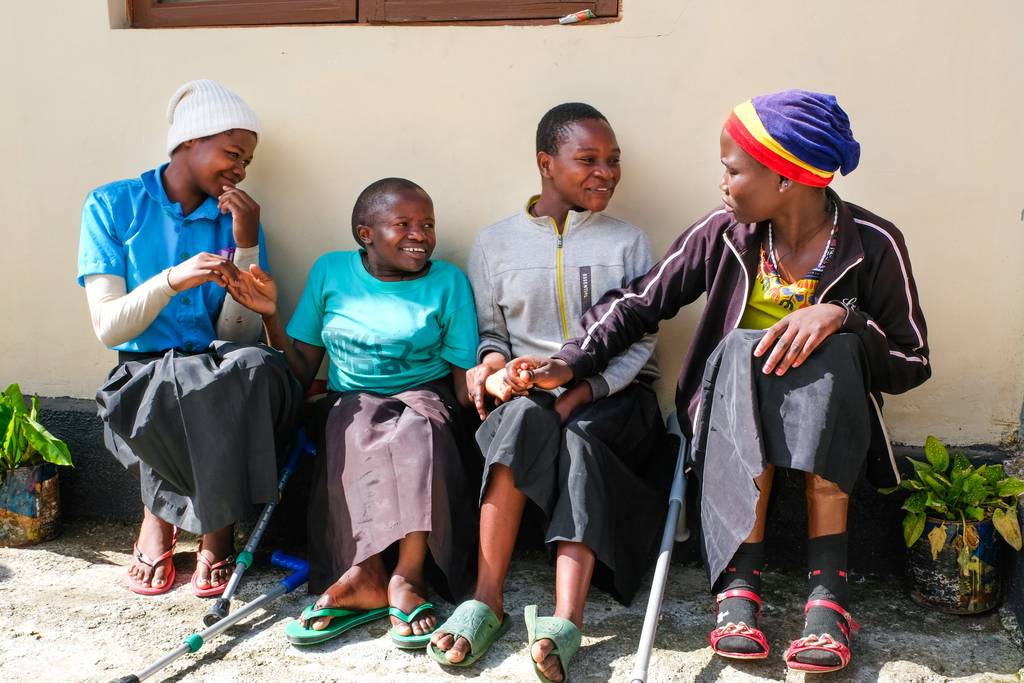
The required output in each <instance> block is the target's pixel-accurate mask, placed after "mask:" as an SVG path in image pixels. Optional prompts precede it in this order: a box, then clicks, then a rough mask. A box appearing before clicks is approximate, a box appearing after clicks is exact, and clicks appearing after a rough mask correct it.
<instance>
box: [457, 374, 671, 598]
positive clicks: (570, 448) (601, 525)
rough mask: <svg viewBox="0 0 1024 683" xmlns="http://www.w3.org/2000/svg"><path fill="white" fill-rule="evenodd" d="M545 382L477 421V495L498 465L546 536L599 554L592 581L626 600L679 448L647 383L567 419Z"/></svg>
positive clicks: (656, 532) (661, 514)
mask: <svg viewBox="0 0 1024 683" xmlns="http://www.w3.org/2000/svg"><path fill="white" fill-rule="evenodd" d="M554 401H555V398H554V396H553V395H551V394H549V393H547V392H544V391H533V392H530V394H529V395H527V396H523V397H520V398H515V399H512V400H511V401H509V402H507V403H504V404H502V405H500V406H498V407H497V409H495V410H494V412H492V413H491V414H490V415H489V416H488V417H487V420H486V421H484V423H483V425H481V427H480V429H479V430H478V431H477V443H479V445H480V449H481V451H482V452H483V455H484V480H483V485H482V487H481V489H480V500H481V501H482V500H483V496H484V493H485V492H486V490H487V479H488V475H489V473H490V469H491V467H492V466H494V465H505V466H506V467H508V468H509V469H510V470H511V471H512V476H513V480H514V481H515V485H516V488H517V489H519V490H520V491H522V492H523V493H524V494H525V495H526V497H527V498H528V499H529V500H530V501H531V502H532V503H533V504H534V505H536V506H537V508H539V510H540V512H541V513H542V515H543V517H544V524H545V529H544V541H545V542H546V543H548V544H549V548H550V549H551V551H552V552H553V551H554V549H555V546H556V544H557V543H558V542H559V541H573V542H577V543H583V544H585V545H586V546H587V547H589V548H590V549H591V550H593V551H594V554H595V556H596V558H597V565H596V567H595V569H594V579H593V582H594V585H595V586H597V587H598V588H600V589H602V590H604V591H606V592H608V593H609V594H610V595H611V596H612V597H614V598H615V599H616V600H618V601H619V602H622V603H624V604H628V603H629V602H630V601H631V600H632V599H633V596H634V595H635V594H636V591H637V589H638V588H639V586H640V580H641V579H642V578H643V575H644V574H645V573H646V571H647V569H648V567H649V566H650V563H651V560H652V557H653V554H654V551H655V550H656V548H657V544H658V540H659V538H660V536H661V530H662V527H663V526H664V524H665V512H666V509H667V505H668V489H669V487H670V485H671V483H672V482H671V479H672V468H673V466H674V462H675V461H674V455H675V453H674V452H672V451H671V448H670V447H669V443H670V441H669V440H668V439H667V438H666V433H665V427H664V423H663V422H662V419H661V412H660V410H659V409H658V400H657V397H656V396H655V394H654V391H653V390H652V389H651V388H650V387H649V386H647V385H645V384H642V383H639V382H634V383H633V384H631V385H630V386H628V387H626V388H625V389H623V390H622V391H620V392H618V393H616V394H613V395H611V396H607V397H605V398H602V399H598V400H597V401H594V402H593V403H591V404H589V405H587V406H584V407H583V408H580V409H579V410H577V411H576V412H575V413H574V414H573V415H572V416H571V417H570V419H569V422H568V423H567V424H566V425H565V426H564V427H563V426H562V425H561V423H560V420H559V417H558V414H557V413H556V412H555V411H554V410H553V405H554Z"/></svg>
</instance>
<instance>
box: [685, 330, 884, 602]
mask: <svg viewBox="0 0 1024 683" xmlns="http://www.w3.org/2000/svg"><path fill="white" fill-rule="evenodd" d="M763 336H764V331H763V330H736V331H734V332H732V333H731V334H730V335H729V336H727V337H726V338H725V339H723V340H722V342H721V343H720V344H719V345H718V347H717V348H716V349H715V351H714V352H713V353H712V354H711V357H710V358H709V359H708V363H707V366H706V368H705V372H704V382H703V386H702V389H701V398H700V403H699V405H698V408H697V419H696V420H695V429H694V432H695V433H694V440H693V443H694V450H693V452H694V458H695V460H696V464H697V471H698V476H699V478H700V483H701V492H700V496H701V498H700V506H701V508H700V509H701V529H702V542H703V547H702V551H703V554H704V560H705V567H706V568H707V571H708V579H709V581H710V583H711V585H714V583H715V581H716V580H717V578H718V577H719V575H720V574H721V573H722V571H723V570H724V569H725V567H726V565H727V564H728V562H729V560H731V559H732V556H733V554H734V553H735V552H736V550H737V549H738V548H739V546H740V544H741V543H742V542H743V541H744V540H745V539H746V538H747V537H748V536H749V535H750V531H751V530H752V529H753V527H754V519H755V516H756V515H755V508H756V505H757V500H758V497H759V495H760V493H759V491H758V489H757V486H756V485H755V484H754V479H756V478H757V477H758V476H760V474H761V473H762V472H764V469H765V466H766V464H772V465H775V466H777V467H785V468H789V469H794V470H799V471H802V472H810V473H813V474H817V475H818V476H820V477H821V478H823V479H825V480H827V481H831V482H834V483H835V484H838V485H839V487H840V488H841V489H842V490H843V491H845V492H846V493H849V492H850V491H852V490H853V485H854V484H855V483H856V481H857V478H858V475H859V474H860V472H861V470H862V469H863V468H864V464H865V460H866V458H867V455H868V447H869V444H870V443H871V440H872V421H871V415H870V412H869V411H870V399H869V397H868V390H867V386H868V385H867V374H866V373H867V363H866V362H865V358H864V351H863V347H862V345H861V343H860V340H859V339H858V338H857V337H856V336H855V335H852V334H838V335H833V336H831V337H829V338H828V339H826V340H825V341H824V342H823V343H822V344H821V346H819V347H818V348H817V349H815V351H814V353H812V354H811V355H810V356H809V357H808V358H807V360H806V361H804V363H803V364H802V365H801V366H800V367H798V368H790V369H789V370H788V371H786V374H784V375H783V376H781V377H779V376H776V375H774V374H772V375H765V374H764V373H763V372H761V368H762V367H763V366H764V362H765V360H767V357H768V354H765V355H764V356H762V357H761V358H756V357H754V353H753V351H754V347H755V346H756V345H757V343H758V341H760V339H761V337H763Z"/></svg>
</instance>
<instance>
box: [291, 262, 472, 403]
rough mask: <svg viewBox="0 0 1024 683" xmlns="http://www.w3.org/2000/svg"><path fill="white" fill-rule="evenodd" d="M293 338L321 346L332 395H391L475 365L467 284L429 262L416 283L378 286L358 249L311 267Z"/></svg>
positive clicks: (459, 274) (462, 277)
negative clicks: (369, 393)
mask: <svg viewBox="0 0 1024 683" xmlns="http://www.w3.org/2000/svg"><path fill="white" fill-rule="evenodd" d="M288 334H289V335H291V337H292V338H293V339H297V340H299V341H302V342H305V343H307V344H312V345H314V346H320V347H323V348H325V349H326V350H327V357H328V358H329V359H330V371H329V373H328V386H329V387H330V388H331V389H332V390H334V391H372V392H374V393H378V394H385V395H391V394H396V393H398V392H400V391H405V390H406V389H410V388H412V387H415V386H417V385H420V384H423V383H424V382H429V381H431V380H435V379H438V378H440V377H444V376H445V375H447V374H448V373H449V372H451V366H453V365H454V366H457V367H460V368H471V367H473V366H474V365H476V347H477V342H478V337H477V326H476V307H475V306H474V304H473V292H472V290H471V289H470V286H469V279H468V278H467V277H466V276H465V275H464V274H463V273H462V271H461V270H459V269H458V268H456V267H455V266H453V265H452V264H450V263H446V262H445V261H438V260H436V259H435V260H433V261H432V262H431V266H430V270H429V271H428V272H427V274H426V275H424V276H423V277H420V278H418V279H416V280H406V281H402V282H382V281H380V280H378V279H377V278H375V277H373V276H372V275H370V274H369V273H368V272H366V268H365V267H364V266H363V263H362V260H361V258H360V256H359V252H358V251H335V252H330V253H327V254H324V255H323V256H321V257H320V258H318V259H317V261H316V263H314V264H313V269H312V270H311V271H310V272H309V279H308V280H307V281H306V289H305V290H304V291H303V293H302V298H301V299H300V300H299V305H298V306H297V307H296V308H295V314H294V315H293V316H292V319H291V321H290V322H289V323H288Z"/></svg>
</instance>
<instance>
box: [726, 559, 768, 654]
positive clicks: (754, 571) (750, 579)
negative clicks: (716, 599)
mask: <svg viewBox="0 0 1024 683" xmlns="http://www.w3.org/2000/svg"><path fill="white" fill-rule="evenodd" d="M763 566H764V542H763V541H762V542H760V543H743V544H741V545H740V547H739V549H738V550H737V551H736V554H735V555H733V558H732V561H731V562H730V563H729V566H728V567H726V569H725V572H724V573H723V574H722V576H721V577H719V579H718V581H717V582H715V586H716V590H715V594H716V595H720V594H722V593H725V592H726V591H730V590H733V589H743V590H748V591H751V592H753V593H757V594H758V595H760V593H761V568H762V567H763ZM757 612H758V606H757V604H756V603H755V602H754V601H753V600H749V599H747V598H740V597H736V598H726V599H724V600H722V601H721V602H720V603H718V623H716V624H715V628H718V627H721V626H725V625H726V624H729V623H732V624H740V623H743V624H746V625H747V626H749V627H750V628H757ZM718 649H720V650H723V651H725V652H733V653H736V654H757V653H759V652H764V648H763V647H761V646H760V645H759V644H757V643H755V642H754V641H753V640H751V639H750V638H744V637H741V636H726V637H725V638H722V639H721V640H719V641H718Z"/></svg>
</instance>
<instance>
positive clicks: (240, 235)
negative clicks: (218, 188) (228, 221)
mask: <svg viewBox="0 0 1024 683" xmlns="http://www.w3.org/2000/svg"><path fill="white" fill-rule="evenodd" d="M223 189H224V193H223V194H222V195H221V196H220V197H218V198H217V208H218V209H220V212H221V213H222V214H225V213H227V212H229V211H230V212H231V217H232V218H233V219H234V221H233V223H232V226H231V231H232V233H233V234H234V237H235V244H237V245H238V246H239V247H243V248H245V247H255V246H256V245H257V244H259V238H260V205H259V204H257V203H256V201H255V200H254V199H253V198H252V197H250V196H249V195H247V194H246V193H245V192H244V191H242V190H239V189H238V188H237V187H232V186H230V185H225V186H224V188H223Z"/></svg>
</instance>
